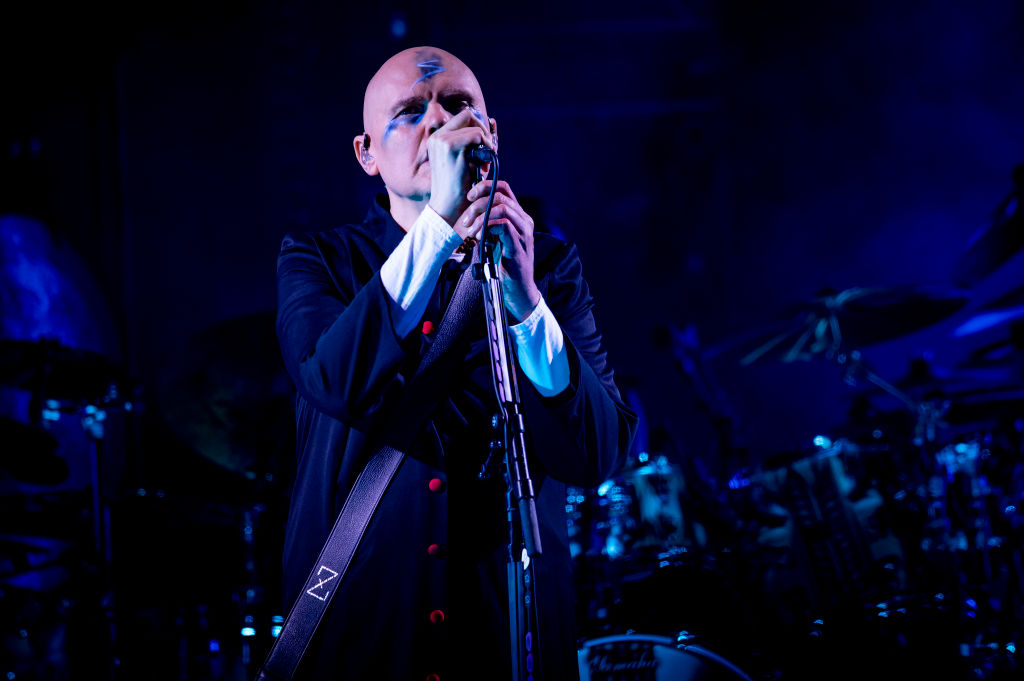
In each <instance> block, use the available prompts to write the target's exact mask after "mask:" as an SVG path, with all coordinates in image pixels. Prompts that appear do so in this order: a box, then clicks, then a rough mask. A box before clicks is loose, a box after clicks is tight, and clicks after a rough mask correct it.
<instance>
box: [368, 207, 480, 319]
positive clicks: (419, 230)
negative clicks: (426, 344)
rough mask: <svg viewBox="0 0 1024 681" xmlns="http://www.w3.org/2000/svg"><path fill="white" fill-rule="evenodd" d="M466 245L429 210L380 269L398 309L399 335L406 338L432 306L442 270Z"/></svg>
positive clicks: (395, 316)
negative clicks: (432, 294)
mask: <svg viewBox="0 0 1024 681" xmlns="http://www.w3.org/2000/svg"><path fill="white" fill-rule="evenodd" d="M460 244H462V237H460V236H459V235H458V233H457V232H456V231H455V230H454V229H452V227H451V225H449V224H448V223H447V222H445V220H444V218H442V217H441V216H440V215H438V214H437V213H436V212H434V209H433V208H431V207H430V206H427V207H426V208H424V209H423V212H422V213H420V214H419V217H417V218H416V222H414V223H412V227H411V228H410V229H409V231H408V232H406V233H405V236H404V237H402V240H401V241H400V242H399V243H398V246H396V247H395V250H394V251H392V252H391V255H389V256H388V259H387V260H385V261H384V264H383V265H381V268H380V280H381V283H382V284H384V290H385V291H387V292H388V296H389V297H390V298H391V301H392V302H393V303H394V305H393V306H392V307H391V319H392V322H393V323H394V325H395V333H397V334H398V335H399V336H405V335H407V334H408V333H409V332H410V331H412V330H413V329H414V328H415V327H416V324H417V323H418V322H419V320H420V317H422V316H423V312H424V311H425V310H426V309H427V303H428V302H430V294H431V293H433V291H434V285H435V284H436V283H437V277H438V275H440V274H441V267H442V266H443V265H444V262H445V260H447V259H448V257H449V256H450V255H451V254H452V252H453V251H454V250H455V249H456V248H458V247H459V245H460Z"/></svg>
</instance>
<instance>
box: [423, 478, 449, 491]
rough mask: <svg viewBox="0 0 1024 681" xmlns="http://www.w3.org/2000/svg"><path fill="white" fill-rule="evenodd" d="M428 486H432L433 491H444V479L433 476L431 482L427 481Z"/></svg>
mask: <svg viewBox="0 0 1024 681" xmlns="http://www.w3.org/2000/svg"><path fill="white" fill-rule="evenodd" d="M427 487H429V488H430V491H431V492H443V491H444V487H445V485H444V480H442V479H441V478H431V479H430V482H428V483H427Z"/></svg>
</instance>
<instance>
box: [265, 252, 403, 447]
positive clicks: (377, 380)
mask: <svg viewBox="0 0 1024 681" xmlns="http://www.w3.org/2000/svg"><path fill="white" fill-rule="evenodd" d="M325 251H329V254H325ZM351 268H352V262H351V257H350V255H349V254H348V253H347V252H346V251H345V249H344V248H343V247H338V246H337V245H336V244H333V243H332V244H331V248H329V249H328V248H326V247H325V244H324V243H323V242H322V240H319V239H318V237H317V236H316V235H312V234H301V233H295V234H289V235H288V236H286V237H285V238H284V240H283V242H282V244H281V252H280V255H279V257H278V261H277V335H278V340H279V341H280V343H281V352H282V355H283V357H284V363H285V366H286V367H287V369H288V373H289V374H290V375H291V377H292V380H293V381H295V385H296V389H297V390H298V391H299V393H301V394H302V395H303V396H304V397H305V398H306V399H307V400H309V402H310V403H311V404H312V405H313V406H315V407H316V408H317V409H318V410H320V411H322V412H324V413H325V414H328V415H330V416H332V417H334V418H336V419H338V420H340V421H342V422H344V423H347V424H349V425H350V426H354V427H356V428H359V429H361V430H368V429H369V428H370V426H371V424H372V422H373V421H374V419H375V418H376V417H377V416H379V412H380V411H381V408H382V405H383V404H384V403H385V402H387V401H388V398H389V396H390V395H392V394H394V393H395V392H396V391H398V390H400V389H401V387H402V385H403V384H404V378H403V376H402V374H401V372H400V369H401V368H402V360H403V359H404V358H405V357H406V355H407V354H408V353H407V350H408V348H406V347H405V345H404V344H403V340H402V339H401V338H399V336H398V335H397V334H396V332H395V328H394V324H393V322H392V319H391V313H390V304H389V298H388V294H387V291H386V290H385V289H384V285H383V283H382V282H381V279H380V272H379V271H378V272H376V273H375V274H373V276H372V277H371V278H370V279H369V281H367V282H366V284H365V285H363V286H358V285H356V284H354V283H353V281H354V278H353V277H351V276H346V275H350V274H351Z"/></svg>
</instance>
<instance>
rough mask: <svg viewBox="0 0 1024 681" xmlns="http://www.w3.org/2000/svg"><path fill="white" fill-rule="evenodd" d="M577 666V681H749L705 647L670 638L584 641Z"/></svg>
mask: <svg viewBox="0 0 1024 681" xmlns="http://www.w3.org/2000/svg"><path fill="white" fill-rule="evenodd" d="M579 663H580V681H613V680H614V681H641V680H644V681H751V678H750V677H749V676H747V674H745V673H744V672H743V671H742V670H740V669H739V668H738V667H737V666H736V665H734V664H732V663H731V662H729V661H727V660H726V659H724V658H723V657H721V656H719V655H716V654H715V653H713V652H711V651H710V650H707V649H706V648H702V647H700V646H692V645H691V646H683V647H678V646H677V645H676V643H675V642H674V641H673V640H672V639H670V638H666V637H664V636H649V635H645V634H631V635H625V636H606V637H604V638H598V639H593V640H591V641H587V642H586V643H584V644H583V646H582V647H581V648H580V649H579Z"/></svg>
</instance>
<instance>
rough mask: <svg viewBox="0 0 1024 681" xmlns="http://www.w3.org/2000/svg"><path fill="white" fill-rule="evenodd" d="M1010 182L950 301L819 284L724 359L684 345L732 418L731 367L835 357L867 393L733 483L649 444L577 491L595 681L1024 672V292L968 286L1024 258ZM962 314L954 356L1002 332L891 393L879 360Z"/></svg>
mask: <svg viewBox="0 0 1024 681" xmlns="http://www.w3.org/2000/svg"><path fill="white" fill-rule="evenodd" d="M1013 179H1014V184H1015V189H1014V191H1013V192H1012V193H1011V194H1010V195H1009V196H1008V197H1007V198H1006V199H1005V200H1004V201H1003V202H1001V203H1000V204H999V206H998V207H997V209H996V210H995V211H994V213H993V216H992V220H991V222H990V223H989V224H988V225H986V226H985V227H984V228H983V229H981V230H979V232H978V233H977V234H975V235H974V236H973V237H972V238H971V240H970V242H969V243H968V245H967V247H966V248H965V249H964V252H963V253H962V255H961V257H960V260H959V262H958V263H957V266H956V268H955V272H954V281H955V284H956V285H954V286H951V287H941V286H897V287H886V288H851V289H846V290H843V291H838V292H837V291H823V292H822V293H821V294H820V295H818V296H816V297H815V298H813V299H811V300H809V301H807V302H805V303H802V304H800V305H797V306H795V307H794V308H792V309H790V310H788V311H786V312H785V313H784V314H782V315H780V316H779V318H778V320H777V321H776V322H774V323H772V324H769V325H766V326H764V327H762V328H758V329H755V330H753V331H748V332H745V333H741V334H737V335H735V336H733V337H730V338H728V339H727V340H725V341H723V342H721V343H718V344H717V345H715V346H713V347H710V348H699V347H697V346H696V344H695V343H694V342H693V341H694V338H693V335H692V333H691V331H690V330H686V331H682V330H679V329H673V330H671V332H670V333H669V334H667V336H668V337H670V338H671V340H672V344H671V347H672V350H673V353H674V354H675V356H676V358H677V360H678V363H679V365H680V368H681V369H682V371H683V372H684V373H685V375H686V377H687V378H688V380H689V381H690V383H691V385H692V387H693V388H694V391H695V393H696V394H697V395H698V397H699V398H700V400H701V401H702V402H703V404H704V406H706V407H707V410H708V412H709V413H710V414H711V416H712V418H713V419H714V418H717V419H718V420H719V421H729V420H730V418H732V417H733V416H734V413H733V412H732V411H731V407H730V406H729V405H728V401H727V400H726V399H725V397H724V394H723V391H722V390H721V388H720V386H719V385H718V384H717V382H715V381H714V380H713V376H714V372H713V371H712V369H711V366H712V363H713V362H723V361H724V362H730V363H731V364H732V366H739V367H747V366H752V365H764V364H768V363H774V364H775V365H785V364H790V363H794V362H817V363H820V364H821V365H823V366H826V365H828V366H832V367H838V372H837V373H838V374H839V375H840V376H841V378H842V380H843V381H845V382H846V383H847V384H849V385H850V386H854V387H856V388H860V390H859V392H858V394H857V395H856V396H855V397H854V399H853V403H852V406H851V408H850V410H849V414H848V420H847V423H845V424H843V425H841V426H838V427H834V428H830V429H826V432H825V433H808V434H807V435H806V437H805V438H802V439H804V440H805V441H806V442H807V446H806V447H804V448H801V449H800V450H799V451H790V452H784V453H781V454H778V455H773V456H766V457H764V459H763V460H761V461H759V462H756V463H754V464H751V463H750V462H749V461H746V462H743V464H744V465H737V466H735V467H733V468H732V469H729V470H727V471H726V474H725V475H721V476H719V478H717V479H716V477H715V476H709V475H707V474H706V473H705V472H703V471H701V470H699V469H697V468H696V467H694V466H693V465H692V464H687V466H686V468H685V469H684V467H683V466H684V463H683V462H680V461H677V460H675V459H680V458H681V457H675V459H673V460H670V459H669V458H667V457H666V456H664V455H663V454H658V453H656V452H654V451H648V448H643V451H639V452H638V451H634V452H632V453H631V455H630V459H629V461H628V462H627V465H626V468H625V470H624V471H623V472H622V473H621V474H619V475H618V476H616V477H614V478H613V479H611V480H608V481H605V482H604V483H603V484H602V485H601V486H600V487H598V488H596V489H594V490H582V489H578V488H569V491H568V498H567V504H566V510H567V512H568V516H569V535H570V545H571V547H572V549H573V554H574V560H575V561H576V569H577V582H578V585H579V594H578V599H579V604H578V607H579V611H578V621H579V622H581V631H580V633H581V636H582V637H581V641H582V643H581V647H580V650H579V659H580V670H581V675H582V678H584V679H588V678H592V679H598V678H601V679H613V678H614V679H641V678H644V679H657V680H658V681H662V680H663V679H672V680H683V681H690V680H693V679H703V678H722V679H736V678H765V679H804V678H823V677H826V676H831V675H833V674H834V673H836V672H835V670H836V665H841V666H842V669H843V670H844V671H843V674H844V678H845V677H846V676H847V675H849V676H850V678H859V677H866V676H868V675H870V676H871V677H873V678H885V679H889V678H893V679H896V678H910V675H913V677H914V678H975V679H1004V678H1006V679H1008V678H1020V677H1021V675H1022V674H1024V663H1022V662H1021V661H1019V660H1018V659H1017V650H1016V646H1017V643H1018V642H1019V641H1020V640H1021V636H1022V635H1024V286H1021V287H1020V288H1016V289H1014V290H1011V291H1010V292H1009V293H1006V294H1004V295H1001V296H999V297H997V298H995V299H994V300H992V301H991V302H988V303H986V304H984V305H981V306H975V307H974V308H973V309H971V308H970V307H969V305H970V303H971V302H972V297H973V296H972V291H971V290H970V289H969V288H968V287H969V286H975V285H976V284H978V283H979V282H980V281H981V280H982V279H984V278H986V277H987V276H988V275H990V274H992V273H994V272H995V270H996V269H997V268H1000V267H1001V266H1002V265H1004V264H1005V263H1007V262H1009V261H1010V260H1011V258H1012V257H1013V256H1014V255H1015V254H1017V253H1018V252H1020V251H1021V250H1024V211H1021V210H1020V209H1019V208H1018V201H1019V199H1020V198H1024V166H1019V167H1017V168H1016V169H1015V171H1014V175H1013ZM1016 283H1017V284H1018V285H1019V284H1020V283H1021V282H1016ZM960 313H964V315H962V316H965V317H966V319H964V320H963V321H962V322H961V323H960V324H959V325H957V326H956V328H955V330H954V331H953V332H952V333H951V334H950V338H949V339H950V340H951V341H953V342H957V343H962V342H969V341H970V340H971V339H972V338H974V337H977V336H979V335H980V334H981V332H982V331H984V332H986V333H989V334H991V333H1003V334H1004V337H1002V338H1000V339H998V340H997V341H995V342H991V343H988V344H986V345H982V346H981V347H977V348H973V349H971V350H970V351H969V353H968V356H967V357H966V358H965V359H964V360H963V361H961V362H959V363H958V364H957V365H956V366H954V367H952V368H946V367H940V366H936V363H935V362H934V361H933V360H932V359H931V358H930V357H929V356H920V357H916V358H914V359H912V360H911V361H910V362H909V366H908V369H907V371H906V374H905V375H904V376H902V377H899V378H897V379H895V380H889V379H886V378H884V377H883V376H881V375H880V374H879V373H878V372H877V371H876V370H875V368H874V367H873V366H872V365H871V363H870V362H869V361H868V357H869V354H870V348H871V346H874V345H877V344H880V343H884V342H887V341H891V340H896V339H901V338H903V337H905V336H908V335H910V334H912V333H916V332H919V331H924V330H927V329H933V328H934V327H935V326H936V325H938V324H939V323H940V322H946V321H949V322H950V324H947V325H945V326H946V327H949V326H952V325H953V322H955V321H956V317H957V315H958V314H960ZM642 418H643V416H642V414H641V419H642ZM722 430H723V432H725V433H726V436H724V437H722V446H723V450H722V452H721V453H720V456H721V457H722V458H724V459H725V460H727V461H736V460H737V459H738V458H739V457H734V456H730V455H731V454H733V452H730V451H728V449H729V445H730V443H731V442H732V441H733V438H731V437H729V436H728V430H729V429H728V427H726V428H724V429H722ZM638 632H642V633H638ZM705 645H706V646H707V647H704V646H705ZM695 649H699V650H701V651H702V653H696V652H695ZM711 650H714V651H715V653H711V652H710V651H711ZM703 653H707V654H706V655H705V654H703ZM719 653H720V654H722V655H724V656H725V657H721V656H720V655H719ZM726 658H728V660H732V661H733V662H736V663H737V665H738V666H737V665H734V664H732V662H728V660H727V659H726ZM741 668H742V671H741ZM830 670H831V671H830ZM747 674H750V676H747Z"/></svg>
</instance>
